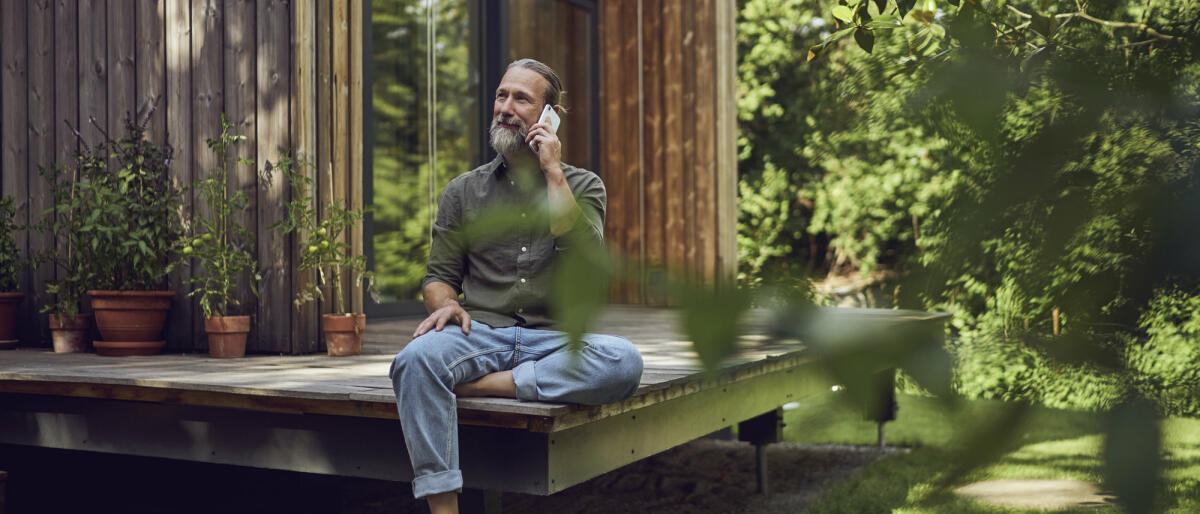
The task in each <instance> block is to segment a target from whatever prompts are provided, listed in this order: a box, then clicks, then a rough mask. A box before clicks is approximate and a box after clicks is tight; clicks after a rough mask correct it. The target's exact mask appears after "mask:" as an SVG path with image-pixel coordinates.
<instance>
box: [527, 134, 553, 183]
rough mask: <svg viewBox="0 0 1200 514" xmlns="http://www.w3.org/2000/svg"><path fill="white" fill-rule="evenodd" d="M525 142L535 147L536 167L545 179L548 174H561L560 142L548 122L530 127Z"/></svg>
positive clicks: (548, 176)
mask: <svg viewBox="0 0 1200 514" xmlns="http://www.w3.org/2000/svg"><path fill="white" fill-rule="evenodd" d="M525 144H527V145H532V147H533V148H536V149H537V151H536V152H535V153H536V154H537V159H538V167H540V168H541V169H542V173H544V174H546V175H547V177H546V178H547V179H549V178H551V177H550V174H554V173H557V174H559V175H561V174H562V142H561V141H559V139H558V134H555V133H554V131H553V130H551V127H550V124H549V123H535V124H534V125H533V126H532V127H530V128H529V135H528V136H526V137H525Z"/></svg>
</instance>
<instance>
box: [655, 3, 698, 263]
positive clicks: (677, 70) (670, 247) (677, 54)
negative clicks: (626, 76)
mask: <svg viewBox="0 0 1200 514" xmlns="http://www.w3.org/2000/svg"><path fill="white" fill-rule="evenodd" d="M687 5H690V3H688V4H687ZM683 7H684V4H683V3H681V2H666V4H665V5H664V9H663V21H662V27H663V29H662V33H663V74H664V77H665V80H666V89H665V92H664V97H665V103H666V115H665V118H664V119H665V122H664V123H665V125H664V135H663V139H664V143H665V145H666V150H665V153H664V156H663V160H664V164H663V188H664V190H665V191H666V192H667V193H666V198H664V202H663V203H664V205H665V212H664V213H663V217H662V218H660V219H659V221H658V223H660V224H664V226H665V229H666V230H665V241H664V244H665V246H666V263H667V268H668V269H669V270H670V271H671V272H673V273H674V272H678V271H680V270H679V265H680V264H681V263H682V262H683V259H684V251H685V245H684V240H685V238H686V237H687V234H686V233H685V231H684V225H685V219H684V218H685V216H684V203H683V201H684V198H685V197H686V194H687V191H686V189H685V185H684V173H685V169H686V165H687V162H688V161H687V159H688V158H689V157H690V155H691V153H690V152H689V151H688V150H689V149H688V148H686V147H685V146H684V145H685V138H684V133H685V130H687V128H688V125H689V123H688V120H687V119H686V118H685V116H688V115H689V114H690V113H689V112H688V109H687V107H688V103H687V101H686V99H685V98H684V87H683V86H684V83H683V80H684V75H685V67H684V56H685V54H686V53H687V51H688V50H689V49H690V41H688V42H685V40H684V39H685V30H686V27H685V26H684V25H683Z"/></svg>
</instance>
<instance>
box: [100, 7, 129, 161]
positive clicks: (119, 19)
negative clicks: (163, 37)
mask: <svg viewBox="0 0 1200 514" xmlns="http://www.w3.org/2000/svg"><path fill="white" fill-rule="evenodd" d="M107 8H108V12H107V15H108V40H107V42H106V43H107V44H106V48H107V54H108V135H109V137H112V138H113V139H120V138H121V137H122V136H124V135H125V120H126V119H127V118H128V117H129V116H131V115H132V114H133V110H134V98H135V96H136V95H137V90H136V87H137V70H136V69H135V68H134V59H135V58H136V55H135V53H134V52H135V50H134V42H133V37H134V34H135V33H136V30H137V29H136V27H135V21H134V18H133V16H132V14H133V0H110V1H109V2H108V5H107ZM112 162H113V161H111V160H110V161H109V165H112Z"/></svg>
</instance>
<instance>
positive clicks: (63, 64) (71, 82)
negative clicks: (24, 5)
mask: <svg viewBox="0 0 1200 514" xmlns="http://www.w3.org/2000/svg"><path fill="white" fill-rule="evenodd" d="M78 20H79V5H78V3H77V2H76V1H75V0H58V1H57V2H55V3H54V25H55V30H54V32H55V33H56V36H55V37H54V82H55V84H56V85H55V87H54V119H53V120H52V121H51V127H52V130H53V131H54V162H55V163H56V164H58V165H60V166H70V165H71V163H72V162H74V158H75V152H76V150H77V149H78V141H79V138H77V137H75V134H74V133H73V132H72V131H71V129H70V128H69V127H68V126H67V124H68V123H70V126H71V127H79V27H78V26H77V25H78ZM55 244H56V246H57V247H58V248H59V250H58V251H60V252H61V251H65V248H66V241H65V240H63V239H59V240H57V241H55ZM54 273H55V276H57V274H58V270H54ZM84 303H86V302H84Z"/></svg>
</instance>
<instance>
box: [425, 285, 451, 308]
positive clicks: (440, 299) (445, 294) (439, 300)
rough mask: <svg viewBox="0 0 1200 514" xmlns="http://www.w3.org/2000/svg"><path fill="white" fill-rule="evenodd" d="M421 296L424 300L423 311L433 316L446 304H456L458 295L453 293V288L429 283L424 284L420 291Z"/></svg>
mask: <svg viewBox="0 0 1200 514" xmlns="http://www.w3.org/2000/svg"><path fill="white" fill-rule="evenodd" d="M421 296H422V297H423V298H424V300H425V311H426V312H429V313H430V314H433V311H436V310H438V309H440V308H442V307H445V306H446V304H447V303H449V302H454V303H458V293H456V292H454V288H453V287H450V286H449V285H448V284H446V283H443V282H430V283H428V284H425V287H424V288H422V289H421Z"/></svg>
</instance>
